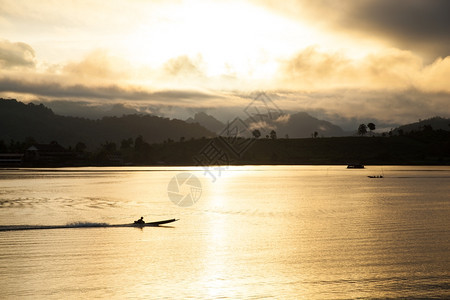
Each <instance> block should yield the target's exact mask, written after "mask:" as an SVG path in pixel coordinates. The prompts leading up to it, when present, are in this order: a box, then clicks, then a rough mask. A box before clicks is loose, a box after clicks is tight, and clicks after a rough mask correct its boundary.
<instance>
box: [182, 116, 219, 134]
mask: <svg viewBox="0 0 450 300" xmlns="http://www.w3.org/2000/svg"><path fill="white" fill-rule="evenodd" d="M186 122H188V123H198V124H200V125H202V126H203V127H205V128H206V129H208V130H210V131H212V132H215V133H220V132H221V131H222V130H223V129H224V128H225V124H223V123H222V122H220V121H219V120H217V119H216V118H214V117H213V116H211V115H208V114H206V113H204V112H198V113H196V114H195V116H194V118H188V119H187V120H186Z"/></svg>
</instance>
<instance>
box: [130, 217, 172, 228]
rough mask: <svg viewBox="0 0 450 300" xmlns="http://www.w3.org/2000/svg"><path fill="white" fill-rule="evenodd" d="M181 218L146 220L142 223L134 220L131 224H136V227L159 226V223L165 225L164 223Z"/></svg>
mask: <svg viewBox="0 0 450 300" xmlns="http://www.w3.org/2000/svg"><path fill="white" fill-rule="evenodd" d="M178 220H179V219H169V220H162V221H156V222H146V223H140V222H137V221H134V223H133V224H131V225H132V226H136V227H147V226H159V225H163V224H168V223H172V222H175V221H178Z"/></svg>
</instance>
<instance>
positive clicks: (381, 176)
mask: <svg viewBox="0 0 450 300" xmlns="http://www.w3.org/2000/svg"><path fill="white" fill-rule="evenodd" d="M367 177H369V178H383V175H376V176H374V175H372V176H371V175H369V176H367Z"/></svg>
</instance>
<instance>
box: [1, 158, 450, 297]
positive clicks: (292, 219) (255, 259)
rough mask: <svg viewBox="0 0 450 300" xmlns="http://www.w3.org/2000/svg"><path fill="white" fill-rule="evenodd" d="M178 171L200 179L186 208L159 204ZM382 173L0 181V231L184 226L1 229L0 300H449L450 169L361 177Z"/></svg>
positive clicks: (140, 173)
mask: <svg viewBox="0 0 450 300" xmlns="http://www.w3.org/2000/svg"><path fill="white" fill-rule="evenodd" d="M427 170H428V171H427ZM179 172H192V173H193V174H195V175H196V176H197V177H198V178H199V179H200V180H201V183H202V187H203V194H202V198H201V199H200V200H199V202H198V203H196V204H195V205H193V206H192V207H187V208H182V207H178V206H176V205H174V204H173V203H172V202H171V201H170V200H169V199H168V196H167V184H168V182H169V181H170V179H171V178H172V177H173V176H175V175H176V174H178V173H179ZM378 172H380V167H374V168H371V167H368V168H367V169H363V170H346V169H345V167H343V166H324V167H312V166H279V167H273V166H260V167H253V166H245V167H230V168H229V169H228V170H223V171H222V174H221V176H220V177H218V178H217V179H216V181H215V182H212V180H211V178H210V177H208V176H206V175H205V174H204V171H203V169H202V168H169V169H159V168H155V169H154V168H130V169H128V168H127V169H125V170H111V169H103V168H100V169H97V168H90V169H81V170H80V169H76V170H75V171H74V172H71V171H70V170H65V171H64V172H62V171H60V172H50V173H49V172H35V173H33V172H32V171H31V174H30V172H22V174H16V173H17V172H16V173H14V174H11V175H9V176H6V175H5V174H1V178H0V187H1V188H2V189H1V191H2V193H0V201H3V202H1V203H3V204H2V205H1V206H0V217H1V218H0V222H1V223H2V225H13V224H24V223H25V222H26V223H28V224H29V222H31V224H55V223H56V224H65V223H67V222H71V221H91V222H92V221H102V222H105V221H106V222H109V223H112V224H117V223H126V222H131V221H132V220H134V219H136V218H138V217H139V216H140V215H143V216H145V218H146V220H148V221H150V220H157V219H163V218H164V219H165V218H172V217H176V218H180V220H179V221H178V222H175V223H173V225H171V226H168V227H166V228H164V227H163V228H144V229H142V230H140V229H136V228H90V229H88V228H77V229H59V230H36V231H25V232H19V231H17V232H14V231H10V232H1V231H0V281H1V282H2V283H3V286H2V288H1V289H0V298H11V297H33V296H35V297H37V298H53V297H54V298H58V299H59V298H79V297H84V298H93V297H100V298H158V299H160V298H201V299H219V298H232V299H236V298H239V299H242V298H264V297H268V298H276V299H279V298H288V299H299V298H300V299H302V298H303V299H337V298H372V297H379V298H387V297H391V298H430V297H438V298H448V297H450V291H449V286H450V272H449V269H450V257H449V256H448V249H449V248H450V244H449V243H450V233H449V231H448V227H449V225H450V224H449V219H448V216H449V215H450V203H449V200H448V186H449V184H448V183H449V180H450V170H448V168H442V167H433V168H432V167H425V168H422V169H420V168H418V167H414V168H411V167H383V172H384V175H385V178H384V179H369V178H367V175H373V174H374V173H378ZM19 173H20V172H19ZM19 175H21V176H19ZM375 175H376V174H375ZM24 220H25V221H24Z"/></svg>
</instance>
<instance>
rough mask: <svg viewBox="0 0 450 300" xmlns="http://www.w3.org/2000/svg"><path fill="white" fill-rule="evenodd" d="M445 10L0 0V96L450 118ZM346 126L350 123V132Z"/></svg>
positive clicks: (384, 3) (346, 3)
mask: <svg viewBox="0 0 450 300" xmlns="http://www.w3.org/2000/svg"><path fill="white" fill-rule="evenodd" d="M448 15H450V1H447V0H395V1H392V0H342V1H331V0H314V1H306V0H285V1H275V0H241V1H238V0H227V1H221V0H218V1H211V0H210V1H206V0H205V1H202V0H188V1H182V0H164V1H162V0H161V1H158V0H156V1H146V0H129V1H125V0H110V1H100V0H91V1H83V0H79V1H74V0H72V1H69V0H40V1H27V0H0V70H1V71H0V97H3V98H15V99H18V100H20V101H24V102H29V101H34V102H36V101H37V102H43V103H48V104H51V103H58V105H59V106H58V107H59V108H62V107H64V106H65V107H66V108H67V109H66V111H68V112H69V113H70V110H71V109H74V110H75V107H78V108H79V106H83V107H84V106H92V107H93V106H105V107H108V106H111V105H121V106H123V107H126V108H133V109H137V110H140V111H143V112H144V111H145V112H149V113H154V114H158V115H164V116H168V117H179V118H187V117H188V116H189V115H190V114H192V113H193V112H195V111H202V110H203V111H206V112H208V113H210V114H212V115H215V116H216V117H218V118H219V119H222V120H224V119H225V118H229V117H232V115H233V114H236V113H237V112H238V111H243V110H244V109H245V107H246V106H247V105H248V103H249V99H251V98H252V97H255V95H257V94H258V93H260V92H265V93H266V94H267V95H268V96H269V97H270V98H271V99H272V100H273V101H274V102H276V104H277V105H278V107H280V108H281V109H282V110H283V111H285V112H291V113H292V112H296V111H308V112H310V113H312V114H313V115H316V116H318V117H323V118H325V119H328V120H330V121H334V122H335V123H337V124H341V125H342V124H353V123H357V122H361V121H366V122H370V121H377V122H379V123H380V124H384V125H385V126H389V125H393V124H401V123H407V122H414V121H417V120H418V119H424V118H428V117H432V116H437V115H439V116H442V117H449V116H450V105H449V103H450V18H448ZM352 126H353V125H352Z"/></svg>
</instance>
